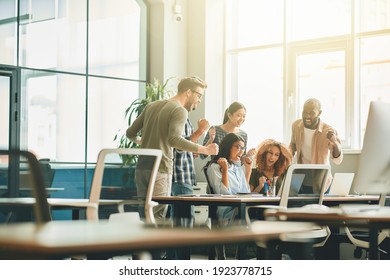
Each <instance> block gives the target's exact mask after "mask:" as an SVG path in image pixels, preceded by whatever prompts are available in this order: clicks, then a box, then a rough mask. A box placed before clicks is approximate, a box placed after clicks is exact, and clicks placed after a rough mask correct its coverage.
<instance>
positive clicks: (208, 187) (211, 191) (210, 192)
mask: <svg viewBox="0 0 390 280" xmlns="http://www.w3.org/2000/svg"><path fill="white" fill-rule="evenodd" d="M209 163H210V162H208V163H207V164H206V165H205V166H204V167H203V168H202V171H203V173H204V176H205V177H206V182H207V187H206V193H208V194H214V190H213V188H212V187H211V184H210V180H209V176H208V175H207V168H208V167H209Z"/></svg>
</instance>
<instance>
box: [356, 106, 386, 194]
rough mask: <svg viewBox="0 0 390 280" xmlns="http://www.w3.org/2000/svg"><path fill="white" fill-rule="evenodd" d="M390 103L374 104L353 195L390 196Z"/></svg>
mask: <svg viewBox="0 0 390 280" xmlns="http://www.w3.org/2000/svg"><path fill="white" fill-rule="evenodd" d="M389 122H390V104H389V103H382V102H371V104H370V108H369V112H368V118H367V126H366V132H365V135H364V141H363V147H362V151H361V154H360V159H359V163H358V167H357V170H356V172H355V177H354V179H353V182H352V187H351V191H350V194H379V195H381V196H385V195H386V194H389V193H390V124H389Z"/></svg>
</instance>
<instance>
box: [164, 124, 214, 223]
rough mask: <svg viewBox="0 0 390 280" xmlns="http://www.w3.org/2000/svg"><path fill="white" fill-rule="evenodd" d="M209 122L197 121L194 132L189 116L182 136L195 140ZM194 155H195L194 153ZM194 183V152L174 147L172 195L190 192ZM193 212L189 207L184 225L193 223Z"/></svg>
mask: <svg viewBox="0 0 390 280" xmlns="http://www.w3.org/2000/svg"><path fill="white" fill-rule="evenodd" d="M209 127H210V124H209V122H208V121H207V120H205V119H200V120H199V121H198V129H197V130H196V131H195V132H194V129H193V126H192V123H191V121H190V119H189V118H187V122H186V124H185V127H184V133H183V137H184V138H186V139H187V140H190V141H192V142H197V141H198V140H199V138H200V137H201V136H202V135H203V134H204V133H205V132H206V131H207V130H208V129H209ZM195 156H197V155H196V154H195ZM195 185H196V173H195V167H194V154H193V153H192V152H188V151H182V150H178V149H174V163H173V177H172V195H174V196H177V195H180V194H192V193H193V186H195ZM193 218H194V213H193V209H191V219H190V221H188V224H187V222H185V223H184V225H189V226H191V225H192V224H193V222H194V221H193Z"/></svg>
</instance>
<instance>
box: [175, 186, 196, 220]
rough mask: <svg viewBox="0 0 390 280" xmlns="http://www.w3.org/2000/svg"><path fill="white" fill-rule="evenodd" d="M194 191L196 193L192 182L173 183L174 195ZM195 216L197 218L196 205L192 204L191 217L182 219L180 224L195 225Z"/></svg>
mask: <svg viewBox="0 0 390 280" xmlns="http://www.w3.org/2000/svg"><path fill="white" fill-rule="evenodd" d="M193 193H194V189H193V186H192V185H190V184H185V183H177V182H173V183H172V195H173V196H178V195H181V194H193ZM171 217H173V211H172V209H171ZM194 218H195V211H194V206H191V218H190V219H189V220H188V219H182V220H181V221H180V225H181V226H183V227H193V224H194Z"/></svg>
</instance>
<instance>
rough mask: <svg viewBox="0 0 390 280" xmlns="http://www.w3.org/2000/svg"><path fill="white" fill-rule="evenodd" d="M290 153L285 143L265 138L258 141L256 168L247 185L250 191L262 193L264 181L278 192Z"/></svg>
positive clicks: (288, 163)
mask: <svg viewBox="0 0 390 280" xmlns="http://www.w3.org/2000/svg"><path fill="white" fill-rule="evenodd" d="M291 161H292V155H291V153H290V151H289V149H288V148H287V146H286V145H284V144H282V143H280V142H278V141H275V140H273V139H267V140H264V141H263V142H261V143H260V145H259V146H258V147H257V153H256V168H255V169H254V170H253V172H252V174H251V177H250V180H249V185H250V188H251V192H258V193H263V188H264V183H265V182H267V184H268V185H270V186H275V187H276V189H275V190H274V192H275V194H277V193H278V191H279V188H280V186H281V185H282V181H283V178H284V175H285V174H286V171H287V168H288V167H289V166H290V164H291Z"/></svg>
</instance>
